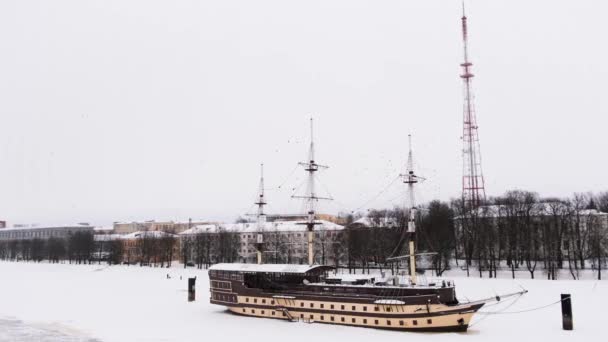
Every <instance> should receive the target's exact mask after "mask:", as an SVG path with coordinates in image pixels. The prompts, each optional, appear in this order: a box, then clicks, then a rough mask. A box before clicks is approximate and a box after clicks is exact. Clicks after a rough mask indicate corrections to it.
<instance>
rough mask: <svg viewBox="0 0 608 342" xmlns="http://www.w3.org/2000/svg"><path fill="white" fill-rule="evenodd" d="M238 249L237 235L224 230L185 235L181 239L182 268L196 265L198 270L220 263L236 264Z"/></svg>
mask: <svg viewBox="0 0 608 342" xmlns="http://www.w3.org/2000/svg"><path fill="white" fill-rule="evenodd" d="M239 247H240V241H239V235H238V234H236V233H234V232H229V231H227V230H225V229H220V230H219V231H218V232H217V233H214V234H209V233H204V232H201V233H199V234H192V235H187V236H183V237H182V239H181V251H180V254H181V260H182V263H183V264H184V267H186V266H187V265H192V266H194V265H196V267H197V268H199V269H201V268H207V267H209V265H212V264H216V263H220V262H236V261H237V260H238V256H239Z"/></svg>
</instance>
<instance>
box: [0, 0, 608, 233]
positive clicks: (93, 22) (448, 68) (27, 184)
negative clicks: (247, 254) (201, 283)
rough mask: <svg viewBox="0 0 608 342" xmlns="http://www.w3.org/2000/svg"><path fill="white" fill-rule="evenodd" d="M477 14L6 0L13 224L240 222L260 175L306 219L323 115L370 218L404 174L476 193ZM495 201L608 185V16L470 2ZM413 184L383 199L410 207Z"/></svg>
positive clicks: (261, 2) (4, 95) (585, 6)
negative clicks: (297, 190)
mask: <svg viewBox="0 0 608 342" xmlns="http://www.w3.org/2000/svg"><path fill="white" fill-rule="evenodd" d="M460 6H461V5H460V1H457V0H454V1H452V0H450V1H448V0H425V1H406V0H387V1H382V0H380V1H379V0H367V1H362V0H307V1H301V0H300V1H294V0H256V1H251V0H213V1H211V0H189V1H186V0H172V1H157V0H155V1H150V0H115V1H109V0H108V1H90V0H86V1H85V0H71V1H67V0H57V1H44V0H41V1H22V0H4V1H2V2H0V127H1V129H2V131H1V133H0V193H1V194H2V195H1V196H0V219H2V218H3V219H6V220H8V221H9V222H10V223H32V222H39V223H61V222H78V221H88V222H94V223H108V222H112V221H115V220H133V219H138V220H141V219H187V218H188V217H193V218H195V219H198V218H209V219H225V220H232V219H234V218H235V217H236V216H237V215H239V214H242V213H244V212H247V211H248V210H250V208H251V203H252V202H253V199H254V195H255V191H256V188H257V182H258V174H259V163H260V162H262V161H263V162H264V163H265V165H266V178H267V185H268V187H276V186H277V185H278V184H280V183H282V182H284V181H285V186H284V187H283V188H282V189H280V190H272V191H271V190H269V191H268V199H269V201H270V203H271V205H270V208H269V210H270V211H271V212H281V213H286V212H298V211H299V210H300V209H301V204H300V203H299V202H297V201H295V200H291V199H290V195H291V193H292V191H291V188H292V187H295V186H297V184H299V183H300V182H301V181H302V180H303V171H301V170H298V172H296V173H294V174H293V176H291V177H288V176H289V174H290V172H291V171H292V170H293V169H294V167H295V164H296V163H297V162H298V161H301V160H303V159H304V157H305V155H306V148H307V146H306V144H307V143H306V141H307V135H308V127H307V120H308V118H309V116H310V115H313V116H314V118H315V120H316V138H317V146H318V158H317V159H318V161H319V162H320V163H323V164H328V165H330V166H331V168H330V169H329V170H327V171H326V172H324V173H323V174H321V175H320V176H319V179H320V180H321V182H322V183H323V184H324V186H322V187H321V189H324V188H325V187H326V188H327V189H329V192H330V193H331V195H332V196H333V197H335V198H336V199H337V200H336V201H334V202H333V203H328V204H324V205H323V209H322V210H321V211H325V212H338V211H349V210H353V209H355V208H359V207H360V206H361V205H363V204H365V203H366V202H369V200H370V198H373V197H374V196H375V195H376V194H378V192H379V191H380V190H381V189H382V188H384V187H385V186H386V185H387V184H388V183H389V182H390V181H391V180H392V179H393V178H394V177H395V176H396V175H397V174H398V173H399V169H400V168H401V167H402V166H403V165H404V163H405V158H406V153H407V134H408V133H409V132H411V133H412V134H413V135H414V144H415V146H414V147H415V153H416V161H417V163H418V164H419V166H420V173H421V174H424V175H425V176H426V177H427V179H428V181H427V182H426V183H425V184H424V185H423V186H421V187H420V191H419V195H418V197H419V199H421V200H430V199H434V198H441V199H449V198H450V197H454V196H457V195H458V194H459V191H460V186H461V185H460V179H461V178H460V177H461V147H460V135H461V130H462V123H461V118H462V94H461V80H460V78H459V77H458V75H459V72H460V69H459V63H460V62H461V59H462V57H461V56H462V50H461V48H462V47H461V40H460V37H461V36H460V34H461V33H460V15H461V9H460ZM467 6H468V9H467V11H468V16H469V27H470V44H471V56H472V58H471V59H472V60H473V62H474V64H475V65H474V69H473V70H474V73H475V74H476V78H475V80H474V89H475V93H476V97H477V98H476V106H477V113H478V121H479V126H480V138H481V149H482V155H483V168H484V173H485V177H486V183H487V192H488V194H489V195H499V194H502V193H503V192H504V191H506V190H508V189H512V188H524V189H530V190H534V191H537V192H539V193H541V194H543V195H547V196H548V195H551V196H567V195H570V194H571V193H573V192H575V191H599V190H606V189H608V186H607V182H606V180H607V176H606V174H607V169H608V162H607V159H606V150H607V147H608V139H607V138H606V131H607V130H608V104H607V100H606V90H607V87H606V79H607V78H608V63H607V61H608V48H607V45H606V33H607V32H608V21H607V20H606V14H607V13H608V5H607V3H606V2H605V1H571V0H570V1H556V0H543V1H524V0H501V1H487V0H484V1H480V0H469V1H467ZM402 192H403V189H401V187H399V186H393V187H392V188H391V189H389V190H388V191H387V192H386V193H384V194H383V195H381V196H379V197H378V198H377V199H376V200H374V201H371V202H370V203H369V206H372V207H383V206H392V205H398V204H401V203H402V200H401V197H400V195H401V194H402Z"/></svg>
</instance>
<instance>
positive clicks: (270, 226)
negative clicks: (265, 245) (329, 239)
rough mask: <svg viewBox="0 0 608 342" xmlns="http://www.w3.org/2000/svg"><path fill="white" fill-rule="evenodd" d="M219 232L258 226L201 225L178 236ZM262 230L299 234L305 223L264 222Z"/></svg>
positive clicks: (327, 225)
mask: <svg viewBox="0 0 608 342" xmlns="http://www.w3.org/2000/svg"><path fill="white" fill-rule="evenodd" d="M317 222H319V223H320V224H319V225H316V226H315V230H343V229H344V226H341V225H339V224H335V223H333V222H329V221H325V220H317ZM220 230H225V231H229V232H234V233H248V232H252V233H254V232H257V231H258V224H257V223H255V222H247V223H223V224H202V225H198V226H195V227H193V228H190V229H187V230H185V231H183V232H181V233H179V234H180V235H192V234H199V233H217V232H218V231H220ZM263 230H264V231H266V232H273V231H279V232H290V231H293V232H300V231H304V230H306V221H304V220H299V221H273V222H266V223H265V224H264V226H263Z"/></svg>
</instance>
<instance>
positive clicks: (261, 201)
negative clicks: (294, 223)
mask: <svg viewBox="0 0 608 342" xmlns="http://www.w3.org/2000/svg"><path fill="white" fill-rule="evenodd" d="M260 169H261V170H260V175H261V176H260V187H259V190H258V200H257V201H256V202H255V204H256V205H257V206H258V214H257V230H258V232H257V236H256V250H257V259H258V264H261V263H262V252H263V247H264V234H263V233H264V227H265V226H266V214H265V213H264V206H265V205H266V204H267V203H266V199H265V198H264V164H261V165H260Z"/></svg>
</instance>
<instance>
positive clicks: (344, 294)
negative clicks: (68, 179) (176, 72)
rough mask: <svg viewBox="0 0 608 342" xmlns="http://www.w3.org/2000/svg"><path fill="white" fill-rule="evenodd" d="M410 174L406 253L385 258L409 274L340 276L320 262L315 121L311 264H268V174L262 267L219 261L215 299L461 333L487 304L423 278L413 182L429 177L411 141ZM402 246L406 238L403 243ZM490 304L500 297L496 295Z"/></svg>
mask: <svg viewBox="0 0 608 342" xmlns="http://www.w3.org/2000/svg"><path fill="white" fill-rule="evenodd" d="M409 144H410V146H409V154H408V161H407V165H406V172H405V173H404V174H401V175H400V177H402V179H403V182H404V183H405V184H406V186H407V188H408V197H409V198H408V199H407V200H409V215H408V220H407V227H404V228H403V235H402V237H403V238H407V240H409V243H408V253H407V254H405V255H403V256H395V257H389V258H387V261H388V262H397V263H398V262H400V261H401V260H406V261H408V264H409V272H408V273H409V274H408V275H406V274H399V273H398V274H396V275H390V276H387V275H386V274H383V273H381V274H367V275H365V274H339V273H336V270H335V269H334V267H332V266H327V265H319V264H315V263H314V258H313V256H314V250H313V247H314V234H313V231H314V228H315V225H318V224H319V222H318V221H317V220H316V217H315V203H316V202H317V201H318V200H320V199H329V198H323V197H320V196H318V195H317V193H316V192H315V174H314V173H315V172H317V171H318V170H319V169H321V168H326V166H322V165H319V164H317V163H316V161H315V157H314V144H313V134H312V119H311V139H310V149H309V154H308V157H309V158H308V162H306V163H300V164H302V166H304V170H305V171H306V172H308V186H307V194H306V196H292V197H295V198H303V199H304V200H305V201H306V208H307V213H306V214H307V220H306V221H305V222H303V224H305V225H306V230H307V234H308V236H307V242H308V264H303V265H294V264H264V263H262V259H263V258H262V255H263V252H264V244H263V228H264V222H265V219H264V218H265V215H264V211H263V207H264V205H265V204H266V200H265V198H264V191H263V174H262V177H261V181H260V193H259V197H258V199H257V201H256V204H257V205H258V208H259V209H258V235H257V240H256V247H257V261H258V263H257V264H247V263H221V264H216V265H213V266H211V267H210V268H209V280H210V292H211V297H210V302H211V304H216V305H222V306H225V307H227V308H228V310H229V311H230V312H232V313H234V314H239V315H244V316H251V317H262V318H274V319H281V320H287V321H291V322H294V321H303V322H309V323H313V322H318V323H327V324H340V325H349V326H358V327H371V328H381V329H391V330H410V331H435V332H463V331H466V330H467V329H468V327H469V325H470V323H471V319H472V318H473V315H474V314H475V313H476V312H477V311H478V310H479V309H480V308H482V307H483V305H484V304H485V303H486V302H487V301H488V300H480V301H475V302H465V303H461V302H459V300H458V298H457V296H456V287H455V284H454V282H453V281H451V280H446V279H437V280H432V279H427V278H421V277H418V275H417V271H418V270H417V269H416V257H418V256H419V255H421V254H429V253H421V254H416V253H415V238H416V226H415V217H416V210H417V208H416V206H415V203H414V185H416V183H418V182H419V181H421V180H424V178H422V177H419V176H417V175H416V173H415V172H414V166H413V158H412V147H411V136H410V137H409ZM402 241H405V239H403V240H402ZM490 300H494V298H491V299H490Z"/></svg>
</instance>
